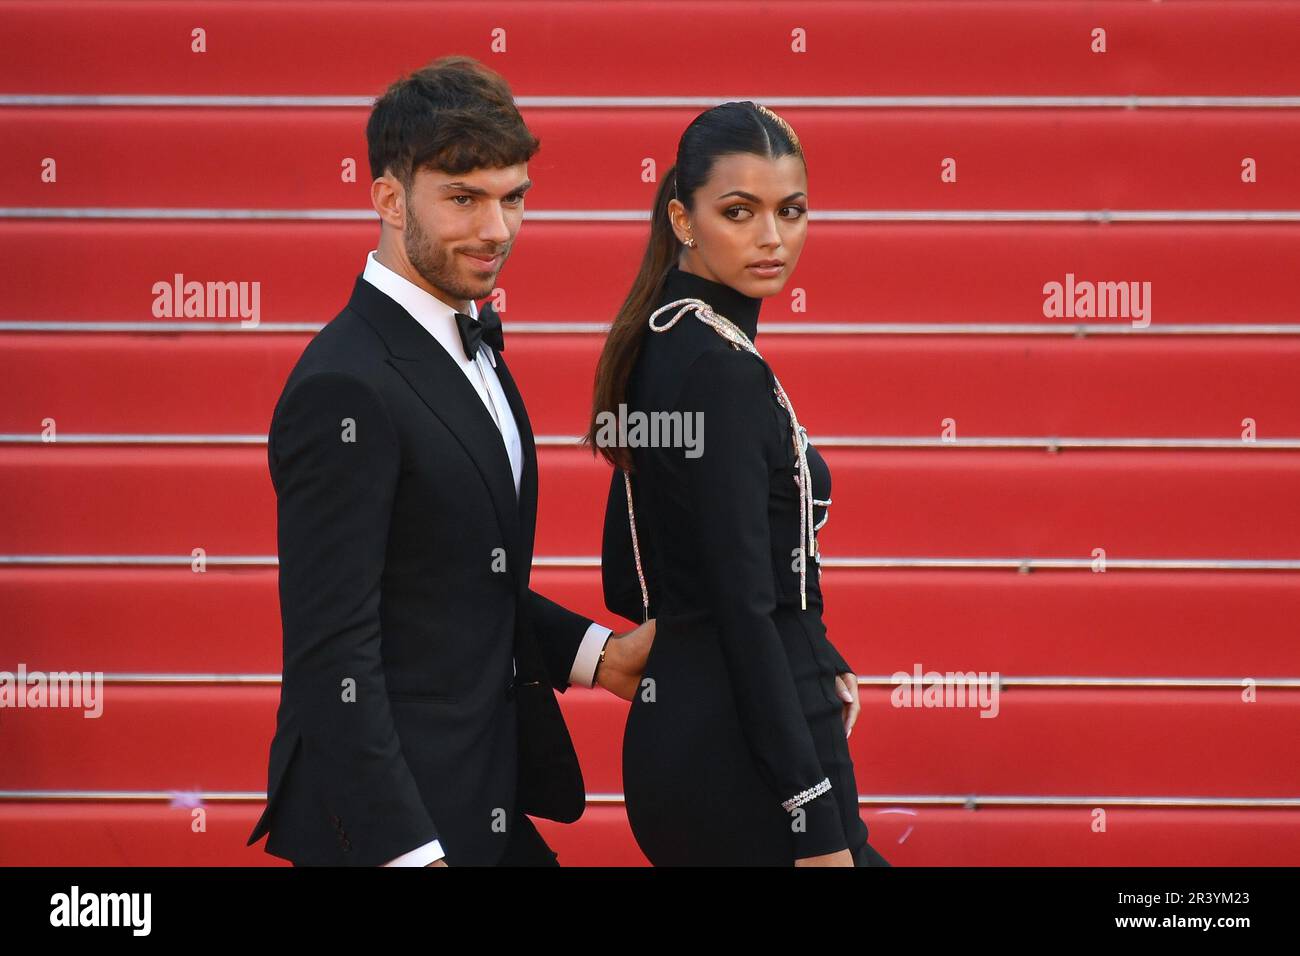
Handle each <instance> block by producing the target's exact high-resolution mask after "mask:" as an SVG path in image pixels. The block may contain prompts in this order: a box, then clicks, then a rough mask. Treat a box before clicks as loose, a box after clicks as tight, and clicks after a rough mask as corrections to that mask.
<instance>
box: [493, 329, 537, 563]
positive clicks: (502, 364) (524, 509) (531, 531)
mask: <svg viewBox="0 0 1300 956" xmlns="http://www.w3.org/2000/svg"><path fill="white" fill-rule="evenodd" d="M493 351H495V350H493ZM496 358H497V368H496V372H497V378H498V379H499V380H500V381H501V390H502V391H504V392H505V393H506V401H507V402H509V403H510V411H511V412H512V413H513V414H514V416H515V425H516V426H517V427H518V429H519V443H520V445H521V446H522V447H523V452H524V461H523V473H522V474H521V475H520V478H519V527H520V533H521V535H522V539H521V543H522V547H523V551H524V553H523V559H524V562H525V563H524V565H523V568H524V573H523V575H522V580H523V584H524V587H527V586H528V582H529V577H530V574H531V570H532V563H533V541H534V538H535V536H536V533H537V445H536V443H535V442H534V439H533V426H532V423H531V422H529V420H528V410H527V409H526V408H524V400H523V396H522V395H520V394H519V386H517V385H516V384H515V379H514V376H512V375H511V374H510V369H509V368H507V367H506V360H505V358H504V357H502V355H501V353H500V352H496Z"/></svg>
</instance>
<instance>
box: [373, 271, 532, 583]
mask: <svg viewBox="0 0 1300 956" xmlns="http://www.w3.org/2000/svg"><path fill="white" fill-rule="evenodd" d="M348 305H349V307H350V308H352V309H353V310H354V311H356V312H357V313H358V314H359V315H361V316H362V318H364V319H365V320H366V322H368V323H369V324H370V325H371V327H373V328H374V329H375V331H376V332H377V333H379V336H380V337H381V338H382V339H383V340H384V343H385V344H386V345H387V346H388V350H389V352H390V353H391V354H390V355H389V358H388V363H389V364H390V365H392V366H393V368H395V369H396V370H397V372H398V373H399V374H400V375H401V376H402V378H404V379H405V380H406V382H407V384H409V385H410V386H411V388H412V389H414V390H415V392H416V394H417V395H419V396H420V398H421V399H422V400H423V401H424V404H426V405H427V406H428V407H429V409H430V411H432V412H433V413H434V414H435V415H436V416H438V418H439V419H440V420H441V421H442V422H443V424H444V425H446V426H447V429H448V430H449V431H450V432H451V433H452V434H453V435H455V436H456V439H457V441H459V442H460V444H461V445H462V446H463V447H464V449H465V451H466V452H467V453H468V454H469V456H470V458H471V459H473V461H474V464H475V466H476V467H477V468H478V470H479V473H480V474H481V475H482V476H483V481H484V483H485V484H486V485H487V489H488V492H489V494H490V495H491V498H492V505H493V508H494V510H495V511H496V516H497V521H498V523H499V524H500V526H501V531H502V534H503V535H504V537H505V542H506V555H507V564H508V565H509V568H508V570H509V571H510V573H511V574H513V575H514V576H515V580H516V581H517V582H518V581H523V582H525V583H526V582H527V580H528V565H529V563H530V561H531V555H526V554H525V553H524V548H523V545H522V541H521V537H520V511H521V508H520V502H521V501H522V499H523V497H524V495H523V492H524V490H525V487H526V485H525V482H526V480H527V476H528V467H527V458H525V469H524V475H523V476H522V477H521V480H520V500H519V501H516V498H515V480H514V473H513V471H512V470H511V468H510V457H509V455H508V454H507V453H506V449H505V445H504V443H503V442H502V441H501V431H500V429H498V428H497V425H496V422H494V421H493V420H492V415H491V413H490V412H489V411H488V410H487V408H486V407H484V405H483V400H482V399H481V398H479V395H478V391H477V390H476V389H475V388H474V386H473V385H471V384H470V383H469V380H468V379H466V377H465V373H464V372H463V371H461V369H460V367H459V366H458V365H457V364H456V362H455V361H453V360H452V358H451V356H450V355H448V354H447V350H446V349H444V348H443V347H442V345H441V344H439V343H438V341H437V340H435V339H434V338H433V336H431V335H430V334H429V333H428V332H427V331H426V330H425V329H423V328H422V327H421V326H420V323H418V322H417V321H416V320H415V318H414V317H413V316H411V314H410V313H408V312H407V311H406V310H405V309H403V308H402V307H401V306H400V305H398V304H397V303H396V302H394V301H393V300H392V299H390V298H389V297H388V296H386V295H384V293H382V292H380V291H379V290H378V289H376V288H375V287H374V286H372V285H371V284H370V283H369V282H367V281H366V280H365V279H363V278H361V277H360V276H358V277H357V280H356V284H355V286H353V289H352V298H351V300H350V301H349V302H348ZM502 367H503V366H502V365H501V364H500V362H498V366H497V368H498V371H500V369H501V368H502ZM502 378H503V379H504V376H502ZM513 385H514V383H513V382H512V383H511V391H513V392H514V395H513V397H512V396H511V395H510V392H507V396H508V397H510V404H511V409H512V410H513V411H514V412H515V420H516V421H517V422H519V423H520V438H521V439H524V428H525V425H526V422H525V421H523V420H521V418H520V411H521V410H522V408H523V404H522V402H520V403H519V405H518V407H516V404H515V403H516V401H517V400H518V391H517V390H515V389H514V388H513ZM532 445H533V437H532V431H531V429H529V430H528V432H527V437H526V439H524V448H525V454H526V455H527V454H529V453H530V452H531V451H532ZM532 470H533V487H532V492H531V494H532V496H533V510H534V513H535V510H536V495H537V490H536V464H534V465H533V468H532ZM528 540H531V538H529V539H528Z"/></svg>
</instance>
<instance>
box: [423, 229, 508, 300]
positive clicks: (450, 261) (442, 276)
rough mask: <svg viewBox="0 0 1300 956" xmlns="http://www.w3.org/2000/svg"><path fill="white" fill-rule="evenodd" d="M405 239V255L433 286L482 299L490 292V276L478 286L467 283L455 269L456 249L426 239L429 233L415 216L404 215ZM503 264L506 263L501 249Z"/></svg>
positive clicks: (452, 294) (461, 297) (449, 292)
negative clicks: (445, 247) (451, 249)
mask: <svg viewBox="0 0 1300 956" xmlns="http://www.w3.org/2000/svg"><path fill="white" fill-rule="evenodd" d="M403 239H404V240H405V242H406V257H407V258H408V259H409V260H410V261H411V265H412V266H413V267H414V268H415V271H416V272H418V273H420V275H421V276H423V277H424V281H425V282H427V283H429V285H431V286H433V287H434V288H435V289H438V290H439V291H441V292H445V293H446V294H447V295H448V296H451V297H454V298H456V299H463V300H469V299H481V298H483V297H484V296H486V295H488V294H489V293H490V292H491V291H492V279H491V278H484V279H483V280H482V283H483V284H482V285H481V286H467V285H465V284H464V282H463V280H462V279H461V276H460V273H459V271H458V267H457V262H456V256H457V255H459V253H457V252H453V251H450V250H448V249H444V248H440V247H438V246H437V245H435V244H434V243H433V242H431V241H430V240H429V234H428V233H426V232H425V231H424V230H423V229H422V228H421V227H420V223H419V221H418V220H417V219H416V218H415V217H414V216H407V217H406V228H405V230H404V231H403ZM501 251H502V253H503V256H502V260H501V261H502V263H504V262H505V258H504V252H505V250H504V249H503V250H501Z"/></svg>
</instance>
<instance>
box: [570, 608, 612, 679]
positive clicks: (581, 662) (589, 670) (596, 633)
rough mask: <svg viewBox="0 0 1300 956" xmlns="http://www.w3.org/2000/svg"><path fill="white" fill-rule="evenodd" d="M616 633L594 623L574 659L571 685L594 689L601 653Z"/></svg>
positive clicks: (588, 629)
mask: <svg viewBox="0 0 1300 956" xmlns="http://www.w3.org/2000/svg"><path fill="white" fill-rule="evenodd" d="M613 633H614V632H613V631H611V630H610V629H609V628H607V627H605V626H604V625H603V624H597V623H596V622H594V621H593V622H592V623H591V626H590V627H588V628H587V633H586V635H585V636H584V637H583V638H582V643H581V644H579V645H578V653H577V655H576V656H575V657H574V658H573V670H571V671H570V672H569V683H570V684H573V685H576V686H579V687H594V686H595V684H596V664H597V663H598V662H599V661H600V652H601V651H602V650H604V648H605V641H607V640H608V639H609V636H610V635H611V634H613Z"/></svg>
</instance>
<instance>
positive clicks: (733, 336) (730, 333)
mask: <svg viewBox="0 0 1300 956" xmlns="http://www.w3.org/2000/svg"><path fill="white" fill-rule="evenodd" d="M675 306H680V308H679V309H678V310H677V314H676V315H674V316H673V317H672V318H671V319H669V320H668V321H667V322H664V323H663V324H662V325H655V319H656V318H658V317H659V315H660V313H663V312H667V311H668V310H669V309H671V308H674V307H675ZM691 311H694V312H695V315H696V317H697V318H698V319H699V320H700V321H701V322H703V323H704V324H705V325H707V326H709V327H711V328H712V329H713V330H714V331H715V332H717V333H718V334H719V335H721V336H722V337H723V338H724V339H726V340H727V341H728V342H730V343H731V346H732V348H735V349H744V350H745V351H746V352H749V353H750V354H751V355H754V356H756V357H757V358H758V359H759V360H760V361H762V360H763V356H762V355H761V354H759V351H758V349H756V348H754V343H753V342H751V341H750V340H749V336H748V335H746V334H745V332H744V330H743V329H741V328H740V327H739V326H738V325H736V323H734V322H732V321H731V320H730V319H728V318H727V317H726V316H723V315H719V314H718V313H716V312H714V311H713V309H712V308H711V307H710V306H709V304H708V303H707V302H705V301H704V300H703V299H677V300H676V301H674V302H669V303H667V304H666V305H663V306H660V307H659V308H658V309H655V311H654V312H653V313H651V315H650V329H651V331H654V332H667V331H668V330H669V329H671V328H672V327H673V326H674V325H676V324H677V322H678V320H680V319H681V317H682V316H684V315H686V313H688V312H691ZM764 364H766V363H764ZM772 380H773V381H774V382H775V383H776V385H775V387H774V388H773V389H772V391H773V392H774V393H775V394H776V398H777V401H778V402H780V404H781V407H782V408H784V409H785V411H786V414H788V415H789V416H790V425H791V434H792V436H793V439H794V454H795V459H796V460H797V461H798V463H799V467H798V469H797V473H796V474H795V478H794V483H795V485H796V486H797V487H798V489H799V545H798V548H797V549H796V550H799V551H803V554H802V555H801V556H800V559H799V607H800V609H801V610H804V611H806V610H808V559H809V558H815V559H816V561H817V571H818V578H819V579H820V577H821V555H819V554H818V553H817V537H816V527H814V526H813V496H812V473H811V472H810V471H809V470H808V456H807V454H806V451H805V449H806V448H807V444H808V432H807V431H806V430H805V429H804V428H803V426H801V425H800V424H799V418H798V416H796V415H795V413H794V403H792V402H791V401H790V397H789V396H788V395H786V393H785V389H784V388H782V387H781V382H780V380H779V379H778V378H777V377H776V373H775V372H774V373H773V374H772ZM623 480H624V482H628V477H627V472H624V473H623ZM627 488H628V510H627V513H628V520H629V521H631V522H632V535H633V540H632V546H633V550H634V551H635V550H636V523H635V521H634V520H633V516H632V490H631V484H630V482H629V483H628V485H627ZM826 503H827V504H830V502H829V501H827V502H826ZM822 524H825V519H824V518H823V520H822ZM817 527H820V525H818V526H817ZM805 543H806V544H807V545H808V547H807V549H806V550H805V549H804V544H805ZM636 574H637V577H638V578H639V579H640V581H641V593H642V595H643V601H645V602H646V606H647V607H648V606H649V604H648V598H645V597H644V595H645V593H646V589H645V575H644V574H643V573H642V571H641V557H640V554H639V552H638V553H637V563H636ZM828 786H829V784H828Z"/></svg>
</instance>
